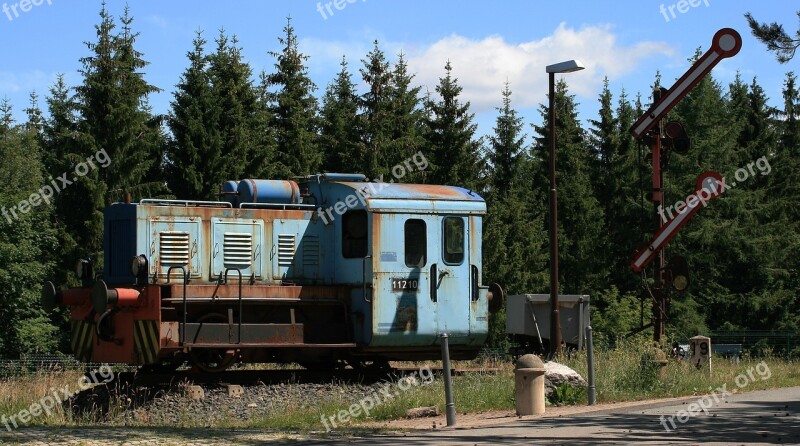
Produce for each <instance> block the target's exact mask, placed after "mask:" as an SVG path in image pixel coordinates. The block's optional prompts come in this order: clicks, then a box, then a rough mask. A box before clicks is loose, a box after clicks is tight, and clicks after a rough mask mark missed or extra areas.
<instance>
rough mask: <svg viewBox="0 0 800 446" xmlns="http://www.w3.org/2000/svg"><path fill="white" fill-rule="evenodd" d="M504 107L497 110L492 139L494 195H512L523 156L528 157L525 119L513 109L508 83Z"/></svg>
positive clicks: (489, 158)
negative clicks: (524, 129) (524, 128)
mask: <svg viewBox="0 0 800 446" xmlns="http://www.w3.org/2000/svg"><path fill="white" fill-rule="evenodd" d="M502 95H503V106H502V107H499V108H498V109H497V111H498V113H499V116H498V117H497V121H496V123H495V127H494V135H492V136H489V156H488V161H489V163H490V164H491V166H492V167H491V175H490V178H491V196H494V197H497V196H502V195H505V194H508V193H509V191H510V190H511V187H512V185H517V184H518V182H519V175H520V164H521V162H522V159H521V157H522V156H523V155H524V154H525V138H526V135H525V134H524V133H523V131H522V127H523V123H522V118H520V117H519V115H518V114H517V111H516V110H515V109H513V108H512V107H511V87H510V85H509V83H508V82H506V84H505V88H504V89H503V92H502Z"/></svg>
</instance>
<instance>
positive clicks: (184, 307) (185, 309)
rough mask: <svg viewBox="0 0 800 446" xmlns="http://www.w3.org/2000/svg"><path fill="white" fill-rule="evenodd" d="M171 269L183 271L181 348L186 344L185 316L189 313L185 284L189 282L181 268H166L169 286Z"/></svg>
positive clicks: (186, 274)
mask: <svg viewBox="0 0 800 446" xmlns="http://www.w3.org/2000/svg"><path fill="white" fill-rule="evenodd" d="M173 269H180V270H181V271H183V329H181V346H183V345H184V344H185V343H186V314H187V313H188V312H189V311H188V309H187V308H186V283H187V282H189V272H188V271H186V268H184V267H183V266H170V267H169V268H167V284H169V279H170V277H171V275H172V270H173Z"/></svg>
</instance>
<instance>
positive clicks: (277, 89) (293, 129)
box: [264, 19, 323, 175]
mask: <svg viewBox="0 0 800 446" xmlns="http://www.w3.org/2000/svg"><path fill="white" fill-rule="evenodd" d="M283 31H284V34H285V35H284V36H283V37H280V38H279V39H278V41H279V42H280V44H281V45H282V46H283V48H282V49H281V51H280V52H276V51H272V52H270V53H269V54H270V55H271V56H272V57H274V58H275V59H276V63H275V70H276V71H275V72H274V73H271V74H269V75H267V76H265V77H264V82H265V85H264V87H265V88H266V89H268V90H269V92H268V93H267V97H268V98H269V112H270V115H271V119H272V127H273V128H274V129H275V137H276V141H277V144H276V150H277V152H278V154H279V156H280V157H281V159H282V161H283V165H284V166H285V168H286V169H288V172H289V173H290V174H291V175H309V174H313V173H316V172H317V171H319V168H320V166H321V164H322V160H323V154H322V152H321V151H320V148H319V146H318V134H317V130H318V126H319V124H318V122H317V100H316V98H315V97H314V96H313V93H314V91H315V90H316V88H317V87H316V86H315V85H314V83H313V82H312V81H311V79H310V78H309V77H308V69H307V68H306V66H305V63H306V61H307V60H308V56H306V55H305V54H303V53H301V52H300V49H299V48H298V43H297V36H296V35H295V33H294V28H293V27H292V22H291V19H287V23H286V26H285V27H284V28H283Z"/></svg>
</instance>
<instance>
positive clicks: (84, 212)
mask: <svg viewBox="0 0 800 446" xmlns="http://www.w3.org/2000/svg"><path fill="white" fill-rule="evenodd" d="M95 28H96V38H95V39H94V40H93V41H92V42H90V43H87V45H86V56H85V57H84V58H82V59H81V60H80V61H79V62H80V66H81V70H80V76H81V82H80V83H79V84H77V85H68V84H67V82H66V78H65V77H64V76H61V77H59V78H58V80H57V81H56V82H55V83H54V84H53V85H52V87H51V88H50V90H49V91H48V92H46V94H44V95H43V97H39V96H37V95H36V94H35V93H32V94H31V97H30V103H29V104H11V103H9V101H8V100H6V101H3V102H2V105H1V106H0V153H1V154H2V155H1V156H2V160H3V163H2V164H0V179H2V181H0V206H1V207H3V208H4V209H12V208H13V207H14V206H18V203H20V202H21V201H23V200H27V199H28V197H30V196H31V194H34V193H36V192H37V191H39V190H40V188H41V187H42V185H45V184H52V183H51V182H54V181H56V180H57V179H58V178H59V177H60V176H61V175H62V174H63V173H64V172H73V171H74V170H75V168H76V166H78V165H79V164H80V163H83V162H85V161H86V160H87V159H88V158H90V157H91V156H93V155H95V154H97V153H99V152H101V151H103V150H104V151H105V153H107V155H108V158H109V159H110V164H109V165H108V166H107V167H104V168H96V169H89V170H88V172H86V175H84V176H81V177H79V178H76V179H75V181H74V182H72V184H70V185H68V186H66V187H64V188H63V190H62V191H61V192H60V193H58V194H56V195H55V196H54V197H53V198H52V199H51V200H49V203H44V204H43V205H39V206H34V207H31V208H30V209H28V211H27V212H23V211H22V210H20V209H17V211H16V214H15V215H11V214H8V215H6V213H4V215H3V216H2V218H0V284H2V286H0V319H1V320H2V321H3V325H4V327H6V329H5V330H2V332H0V357H5V358H14V357H18V356H19V355H21V354H25V353H31V352H55V351H63V352H69V349H70V347H69V339H68V337H67V333H68V322H67V321H68V318H67V315H66V313H65V312H63V310H62V312H61V313H58V312H57V313H55V314H50V313H47V312H45V311H44V309H43V308H41V305H40V303H39V293H40V289H41V284H42V283H43V282H44V281H46V280H52V281H53V282H54V283H56V284H61V285H62V286H67V285H69V286H76V285H79V281H78V279H77V278H76V277H75V275H74V274H75V273H74V272H73V270H74V264H75V261H76V260H77V259H80V258H86V257H91V258H93V259H97V260H98V261H99V262H100V263H101V262H102V258H103V257H102V249H103V214H102V211H103V208H104V207H105V206H107V205H109V204H110V203H112V202H114V201H119V200H120V199H122V197H123V196H124V195H125V194H126V193H130V194H131V195H132V198H133V200H134V201H138V200H139V199H142V198H149V197H174V198H179V199H193V200H216V199H217V198H218V196H217V194H218V191H219V186H220V184H221V183H223V182H224V181H226V180H230V179H244V178H266V179H289V178H291V177H294V176H300V175H308V174H314V173H318V172H357V173H363V174H365V175H366V176H367V177H368V178H381V177H382V176H383V177H389V175H390V172H391V168H392V167H393V166H395V165H396V164H398V163H402V161H403V160H405V159H408V158H409V157H411V156H412V155H413V154H414V153H417V152H419V151H422V153H423V154H424V155H425V157H426V158H427V159H428V161H429V163H430V165H429V167H428V168H427V169H426V170H424V171H422V172H414V173H413V174H411V175H408V176H406V177H404V178H403V179H402V181H403V182H409V183H424V184H446V185H455V186H461V187H465V188H469V189H472V190H475V191H478V192H479V193H480V195H482V196H483V197H484V198H485V200H486V202H487V205H488V214H487V216H486V219H485V225H484V234H483V240H484V247H483V250H484V259H483V267H484V278H485V279H484V282H485V283H487V284H488V283H492V282H497V283H499V284H501V285H502V286H503V287H504V288H505V290H506V292H507V294H519V293H548V292H549V288H548V280H549V272H548V271H549V270H548V246H549V241H548V226H547V221H548V220H547V206H548V184H549V183H548V164H547V163H548V144H549V136H548V135H549V132H548V126H549V117H548V115H549V110H548V108H547V106H546V105H542V106H540V113H541V119H540V120H539V122H540V123H541V125H539V123H530V122H525V121H524V120H523V119H522V118H521V117H520V116H519V114H518V113H517V111H516V110H515V104H514V91H513V88H514V85H509V84H506V85H498V86H497V98H498V101H497V102H498V104H500V106H499V107H498V108H497V111H496V114H497V116H496V123H495V125H494V129H493V132H492V133H490V134H488V135H486V136H481V135H479V134H478V133H477V125H476V123H475V122H474V121H475V120H474V115H473V114H472V113H471V111H470V103H469V102H468V101H466V100H465V99H464V98H463V96H462V87H461V86H460V85H459V80H458V78H457V77H456V76H455V75H454V74H453V71H452V70H453V67H452V66H451V64H450V62H448V61H447V60H442V61H441V66H442V71H441V77H440V79H439V82H438V84H437V85H435V86H428V88H427V89H425V88H424V87H422V86H420V85H417V84H416V83H415V76H414V73H413V72H412V71H411V70H410V68H409V67H408V65H407V63H406V60H405V58H404V56H403V54H402V53H401V54H386V53H385V52H384V51H383V50H382V48H381V44H380V42H378V41H375V42H374V46H373V49H372V50H371V51H370V52H369V53H368V54H365V55H364V56H363V59H361V60H346V59H344V58H343V59H342V61H341V70H340V71H339V73H338V75H337V76H336V77H335V78H333V79H331V80H330V82H329V83H328V84H327V85H315V84H314V83H313V82H312V81H311V79H310V78H309V75H308V72H307V63H308V57H307V56H306V55H304V54H303V53H302V52H301V50H300V48H299V45H298V36H297V34H296V32H295V30H294V28H293V26H292V22H291V20H287V22H286V26H285V28H284V29H283V30H282V31H278V30H276V31H278V32H277V34H278V35H279V37H278V39H277V42H276V44H275V46H274V47H275V48H277V49H276V51H274V52H271V53H269V55H267V56H265V57H270V58H271V61H270V62H269V63H271V64H272V66H273V68H272V70H269V71H266V72H261V73H255V72H254V71H253V69H252V68H251V66H250V65H249V64H248V63H247V62H246V61H245V60H244V58H243V56H242V48H241V47H240V45H239V42H238V41H237V39H236V37H235V35H230V34H227V33H226V32H224V31H221V32H217V33H208V32H198V33H197V36H196V38H195V39H194V41H193V42H187V53H186V61H185V70H184V71H183V73H176V79H178V78H179V80H178V83H177V85H175V86H172V85H159V86H156V85H151V84H149V83H148V82H147V81H146V80H145V76H146V73H147V69H148V61H147V55H146V54H142V53H141V52H139V51H137V45H136V43H137V42H136V41H137V37H138V34H137V32H136V26H135V21H134V18H133V16H132V14H131V12H130V11H128V10H127V9H126V10H125V12H124V14H122V15H121V16H120V17H114V16H112V15H111V14H110V13H109V12H108V10H107V9H106V8H105V7H103V9H102V10H101V12H100V16H99V20H98V23H97V25H96V27H95ZM701 54H702V53H701V51H699V50H698V52H697V53H696V54H695V56H694V57H695V58H697V57H699V56H700V55H701ZM654 76H655V77H654V79H653V87H654V88H655V87H658V86H660V85H664V86H667V87H668V86H670V85H671V84H672V83H673V82H674V80H673V79H660V77H659V76H658V74H657V73H654ZM361 86H363V88H362V87H361ZM160 89H174V93H173V99H172V103H171V109H170V110H169V112H168V114H166V115H157V114H155V113H154V112H153V111H152V109H151V108H150V106H149V105H148V96H149V95H150V94H152V93H154V92H157V91H160ZM651 94H652V93H651V91H644V92H636V91H610V89H609V82H608V80H606V83H605V88H604V89H603V91H602V92H601V94H600V95H599V97H598V98H597V103H596V107H597V111H598V113H597V118H596V119H594V120H590V121H588V123H586V121H584V120H583V118H582V117H581V116H579V115H578V113H577V111H576V110H577V108H576V102H575V96H574V95H572V94H571V93H570V91H569V90H568V88H567V84H566V83H565V82H564V81H559V82H558V83H557V85H556V93H555V95H556V97H555V100H556V104H557V107H556V110H555V114H556V128H557V134H558V147H557V153H558V157H557V163H558V183H559V211H558V213H559V228H558V230H559V243H560V253H561V256H560V273H561V277H560V280H561V290H560V292H561V293H563V294H588V295H590V296H591V298H592V325H593V327H594V330H595V333H596V342H604V343H614V342H616V341H617V340H618V339H620V338H621V337H624V336H627V335H628V334H629V333H631V332H632V331H634V330H636V329H637V328H638V327H639V326H640V325H641V324H642V323H645V324H646V323H649V322H650V318H651V310H650V306H651V301H650V298H649V297H647V296H645V295H644V293H643V292H642V289H643V283H645V282H647V281H650V282H652V280H653V278H652V277H649V276H647V275H639V274H635V273H633V272H632V271H631V270H630V268H629V267H628V261H629V259H630V257H631V256H632V255H633V253H634V252H635V251H636V250H637V248H638V247H640V246H641V245H642V244H643V243H645V242H646V241H647V240H649V238H650V237H651V236H652V232H653V231H652V226H653V212H654V211H653V206H652V203H651V202H650V201H649V200H648V197H647V193H648V185H649V181H650V175H651V167H650V161H649V159H648V155H649V148H648V146H647V145H645V144H641V143H639V142H637V141H635V140H634V139H633V138H632V137H631V135H630V133H629V128H630V127H631V125H632V124H633V122H634V121H635V120H636V119H637V118H638V117H639V116H640V115H641V114H642V113H643V112H644V110H646V109H647V107H648V106H649V105H650V102H651V100H652V98H651ZM769 99H770V98H767V97H766V96H765V93H764V90H763V89H762V87H761V86H760V85H759V83H758V78H757V77H754V78H752V79H745V78H743V77H742V76H737V77H736V79H735V81H734V82H732V83H730V84H728V85H723V84H721V83H720V82H718V81H716V80H715V79H714V77H713V73H712V75H710V76H708V77H706V78H705V79H704V80H703V81H702V82H701V83H700V84H699V85H698V87H697V88H695V89H694V90H693V91H692V92H691V93H690V94H689V96H687V97H686V98H685V99H684V100H683V101H682V102H681V103H680V104H679V105H678V106H677V107H676V108H675V110H673V112H672V113H671V115H670V117H669V119H670V120H677V121H679V122H681V123H683V125H684V126H685V128H686V130H687V132H688V133H689V134H690V135H691V136H692V147H691V151H690V152H689V153H688V154H686V155H679V154H677V153H671V154H670V156H669V159H668V163H667V165H666V169H665V185H666V191H665V193H666V202H667V203H675V202H676V201H678V200H682V199H685V198H686V196H687V195H688V194H689V193H691V192H692V191H694V188H695V181H696V178H697V175H698V174H699V173H700V172H703V171H708V170H714V171H718V172H720V173H722V174H723V175H724V176H725V177H726V178H728V179H729V180H730V179H732V178H734V177H735V174H736V172H737V170H739V169H740V168H742V167H746V166H747V165H748V164H751V163H753V162H755V161H756V160H758V159H760V158H762V157H766V160H768V165H769V169H765V170H755V171H754V172H751V173H752V174H751V175H749V176H748V178H747V179H746V180H744V181H737V185H736V187H731V188H730V189H729V190H728V191H726V193H725V194H724V195H723V196H722V197H721V198H719V199H716V200H714V201H713V202H711V203H709V205H708V207H706V208H704V209H702V210H701V211H700V212H699V214H698V215H697V216H696V217H695V218H694V219H693V220H692V221H691V222H690V223H689V224H688V225H687V226H686V227H685V228H684V229H683V230H682V231H681V232H680V234H679V235H678V236H677V237H676V238H675V239H674V240H673V241H672V242H671V243H670V245H669V246H668V256H669V255H673V254H679V255H682V256H684V257H686V258H687V260H688V264H689V270H690V274H691V285H690V287H689V288H688V290H687V291H686V292H685V293H673V294H672V296H671V304H670V306H669V315H668V317H669V320H668V324H667V335H668V337H669V338H670V340H680V341H683V340H685V339H687V338H688V337H691V336H694V335H697V334H705V333H707V332H709V331H713V330H781V331H797V330H799V329H800V296H798V291H797V290H798V289H799V288H800V271H798V270H800V230H799V228H798V222H800V218H798V214H799V213H800V191H798V188H799V187H800V182H798V176H800V122H799V121H798V119H800V93H798V85H797V77H796V76H795V74H794V73H792V72H788V73H787V74H786V76H785V80H784V85H783V97H782V98H780V101H776V103H782V104H783V106H782V107H778V108H774V107H771V106H770V105H769V104H768V103H769ZM12 106H13V107H24V111H25V113H26V115H27V120H26V121H25V122H15V120H14V118H13V116H14V115H13V109H12ZM762 164H763V163H762ZM737 179H738V178H737ZM56 184H57V183H56ZM492 327H493V328H492V334H491V336H490V343H491V345H493V346H498V347H502V346H503V345H504V342H505V341H504V336H503V331H504V313H503V312H501V313H499V314H498V315H497V316H496V317H495V319H494V320H493V321H492Z"/></svg>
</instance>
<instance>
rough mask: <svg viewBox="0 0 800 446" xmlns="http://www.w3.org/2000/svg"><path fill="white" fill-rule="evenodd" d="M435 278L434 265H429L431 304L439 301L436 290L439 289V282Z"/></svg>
mask: <svg viewBox="0 0 800 446" xmlns="http://www.w3.org/2000/svg"><path fill="white" fill-rule="evenodd" d="M437 277H438V276H437V274H436V264H435V263H434V264H433V265H431V275H430V276H429V280H430V282H431V283H430V286H431V300H432V301H433V302H437V301H438V300H439V296H438V288H439V284H438V282H439V280H438V279H437Z"/></svg>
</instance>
